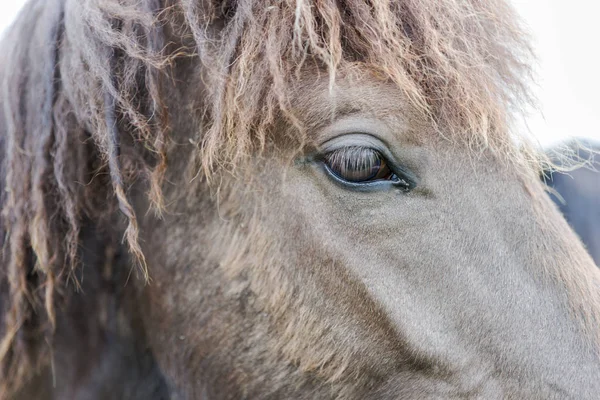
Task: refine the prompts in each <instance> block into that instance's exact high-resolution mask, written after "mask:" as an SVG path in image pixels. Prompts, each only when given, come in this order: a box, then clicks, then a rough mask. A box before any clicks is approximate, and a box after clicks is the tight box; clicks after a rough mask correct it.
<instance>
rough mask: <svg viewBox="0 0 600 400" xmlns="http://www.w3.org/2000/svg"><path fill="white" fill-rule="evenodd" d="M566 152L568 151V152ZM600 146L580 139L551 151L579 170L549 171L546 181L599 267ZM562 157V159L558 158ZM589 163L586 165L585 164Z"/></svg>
mask: <svg viewBox="0 0 600 400" xmlns="http://www.w3.org/2000/svg"><path fill="white" fill-rule="evenodd" d="M581 144H583V146H581ZM565 149H566V150H565ZM598 151H600V144H598V143H595V142H593V141H592V142H590V141H586V140H583V139H578V140H576V141H575V143H564V144H560V145H557V146H556V148H555V149H551V150H550V154H551V155H554V156H555V157H556V154H562V155H563V157H567V158H573V156H576V157H575V163H576V164H577V163H578V161H579V164H581V161H584V162H585V163H584V165H579V168H577V169H575V170H573V171H569V172H556V171H553V170H548V171H546V173H545V174H544V180H545V182H546V183H547V184H548V186H549V187H550V188H552V189H553V191H552V192H551V197H552V200H554V202H555V203H556V205H557V206H558V208H559V210H560V211H561V213H562V214H563V215H564V216H565V218H566V219H567V222H569V225H571V227H572V228H573V230H574V231H575V232H576V233H577V234H578V235H579V237H580V238H581V240H582V241H583V243H584V245H585V247H586V249H587V250H588V252H589V253H590V255H591V256H592V258H593V259H594V261H595V262H596V265H600V232H599V231H598V226H599V225H598V222H599V221H600V173H599V172H598V170H599V169H600V161H599V160H600V159H599V158H598V155H597V154H598ZM559 158H560V157H559ZM557 163H560V160H557ZM585 164H587V165H585Z"/></svg>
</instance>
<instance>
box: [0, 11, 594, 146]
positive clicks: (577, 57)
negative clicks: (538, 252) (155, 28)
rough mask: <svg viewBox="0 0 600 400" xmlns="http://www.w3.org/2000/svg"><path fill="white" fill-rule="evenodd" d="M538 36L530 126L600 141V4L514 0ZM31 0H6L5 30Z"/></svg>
mask: <svg viewBox="0 0 600 400" xmlns="http://www.w3.org/2000/svg"><path fill="white" fill-rule="evenodd" d="M512 1H513V3H514V4H515V6H516V7H517V10H518V11H519V12H520V13H521V15H522V16H523V17H524V18H525V21H526V22H527V24H528V26H529V28H530V30H531V33H532V34H533V36H534V39H535V42H534V45H535V49H536V51H537V53H538V56H539V60H540V62H539V65H538V76H539V82H538V87H537V95H538V98H539V100H540V109H541V112H539V113H535V114H533V115H531V116H530V117H529V118H528V119H527V125H528V126H529V129H530V130H531V132H532V133H533V134H534V136H535V137H536V138H537V139H538V140H539V141H540V143H542V144H543V145H550V144H552V143H555V142H557V141H560V140H562V139H564V138H567V137H571V136H576V137H588V138H594V139H596V140H599V141H600V112H599V111H600V62H599V61H600V55H599V53H600V26H599V25H600V22H599V21H598V19H597V18H598V15H599V13H598V11H600V5H596V4H597V2H596V1H592V0H570V1H564V0H512ZM24 3H25V0H0V32H2V31H3V30H5V29H6V28H7V26H8V25H9V24H10V23H11V22H12V20H13V18H14V17H15V15H16V14H17V12H18V10H19V9H20V7H21V6H22V5H23V4H24Z"/></svg>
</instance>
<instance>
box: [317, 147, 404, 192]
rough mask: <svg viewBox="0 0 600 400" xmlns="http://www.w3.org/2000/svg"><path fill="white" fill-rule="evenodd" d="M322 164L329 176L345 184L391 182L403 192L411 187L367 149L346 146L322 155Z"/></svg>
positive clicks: (380, 156) (384, 161)
mask: <svg viewBox="0 0 600 400" xmlns="http://www.w3.org/2000/svg"><path fill="white" fill-rule="evenodd" d="M323 163H324V164H325V165H326V167H327V170H328V172H329V173H330V174H332V175H334V176H335V178H337V179H338V180H340V181H342V182H344V183H347V184H352V185H359V186H364V185H369V184H373V183H376V182H391V183H394V184H397V185H399V186H401V187H403V188H404V189H405V190H408V189H410V187H411V185H410V184H409V183H408V182H407V181H406V180H405V179H402V178H400V177H399V176H398V175H397V174H396V173H394V171H393V170H392V169H391V168H390V166H389V163H388V161H387V160H386V159H385V157H384V156H383V155H381V153H380V152H379V151H377V150H375V149H372V148H369V147H361V146H348V147H343V148H340V149H337V150H334V151H331V152H329V153H327V154H325V155H324V157H323Z"/></svg>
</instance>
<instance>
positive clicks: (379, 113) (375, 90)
mask: <svg viewBox="0 0 600 400" xmlns="http://www.w3.org/2000/svg"><path fill="white" fill-rule="evenodd" d="M291 98H292V100H291V101H292V105H293V107H294V110H295V111H296V113H297V114H298V117H299V118H300V119H301V120H302V121H303V122H304V124H305V125H306V126H307V128H308V129H309V132H310V131H318V129H319V128H322V127H324V126H326V125H328V124H331V123H332V122H334V121H336V120H339V119H343V118H345V117H357V118H360V117H364V118H371V119H377V120H380V121H383V122H384V123H386V124H388V125H389V126H392V127H397V126H403V127H405V128H406V129H405V130H409V129H408V128H409V127H410V126H414V125H419V126H423V125H424V124H425V123H426V120H425V118H424V115H421V114H419V113H418V112H417V111H416V109H415V107H413V106H412V105H411V103H410V102H409V101H408V99H407V98H406V96H405V95H404V93H403V92H402V90H401V89H400V88H398V87H397V86H396V85H394V84H392V83H389V82H384V81H380V80H376V79H374V78H369V77H362V78H352V79H350V78H339V79H336V80H335V81H330V80H329V79H318V80H316V81H313V82H310V83H306V82H301V83H299V84H298V85H296V86H295V87H294V92H293V95H292V96H291ZM399 133H400V132H399Z"/></svg>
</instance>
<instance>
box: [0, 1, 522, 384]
mask: <svg viewBox="0 0 600 400" xmlns="http://www.w3.org/2000/svg"><path fill="white" fill-rule="evenodd" d="M518 21H519V20H518V18H516V16H515V14H514V12H513V10H512V9H511V8H510V6H509V5H508V4H507V2H505V1H503V0H489V1H476V0H465V1H455V0H418V1H417V0H404V1H386V0H381V1H367V0H325V1H314V0H282V1H279V2H276V3H272V4H271V3H270V2H264V1H260V0H238V1H233V0H221V1H218V0H124V1H103V2H97V1H93V0H78V1H66V0H44V1H42V0H31V1H30V2H29V3H28V4H27V6H26V7H25V9H24V10H23V11H22V12H21V14H20V16H19V18H18V20H17V21H16V23H15V24H14V25H13V26H12V28H11V29H10V31H9V32H8V33H7V36H6V37H4V40H3V42H2V46H1V49H2V52H1V53H0V54H1V55H0V65H1V67H0V79H1V81H0V89H1V91H2V92H1V97H0V98H1V101H2V107H3V109H2V111H3V112H2V114H0V130H2V132H1V136H0V145H1V146H2V148H3V153H2V173H1V175H0V180H1V181H0V182H1V184H2V186H3V188H4V190H3V191H2V215H1V221H0V227H1V228H0V229H1V230H2V232H3V234H2V236H1V237H2V239H0V240H2V241H3V242H2V248H3V252H2V262H3V268H2V280H1V286H0V288H1V293H2V296H3V301H2V313H3V317H4V320H3V323H2V327H3V328H2V337H3V339H2V342H1V343H0V360H1V366H0V382H1V383H0V386H1V388H0V389H1V390H0V393H1V392H2V390H3V391H4V392H5V393H7V392H9V391H11V390H15V388H18V387H19V386H20V385H22V384H23V383H24V382H26V381H27V379H29V378H30V377H31V375H32V374H33V373H34V372H35V371H36V370H37V369H39V368H40V366H41V365H43V364H44V363H45V362H46V361H45V359H46V357H45V356H44V354H45V353H47V352H45V351H44V349H45V348H47V347H48V343H51V337H52V331H53V327H54V325H55V320H56V315H55V314H56V311H55V308H56V303H57V301H58V300H60V299H61V298H63V297H66V296H67V294H66V289H65V285H66V283H67V281H69V280H70V281H71V282H74V284H76V279H75V272H76V270H77V265H78V258H79V253H80V251H81V249H80V248H79V237H80V232H81V229H82V227H83V226H84V224H86V223H94V224H100V223H101V222H100V221H103V220H106V219H110V218H112V217H111V216H114V215H115V214H118V213H117V210H120V211H121V214H122V215H123V216H124V220H125V221H124V222H125V225H124V231H125V237H126V242H127V244H128V245H129V249H130V252H131V254H132V260H134V261H135V260H137V262H138V263H139V265H140V267H141V271H143V273H144V276H145V277H146V278H148V272H147V270H146V268H145V262H144V257H143V254H142V252H141V250H140V247H139V245H138V228H137V221H136V214H135V212H134V210H133V208H132V206H131V204H130V202H129V200H128V198H127V191H128V188H129V187H130V186H131V185H132V184H133V182H134V181H139V180H141V181H144V182H147V185H148V188H149V189H148V197H149V199H150V201H151V203H152V204H153V205H154V208H155V209H156V210H157V211H159V212H160V210H162V209H164V207H165V206H164V202H163V200H162V194H161V189H160V188H161V185H162V182H163V179H164V175H165V170H166V167H167V158H166V157H167V150H168V148H169V144H170V139H169V120H168V116H169V110H168V109H167V108H166V107H165V105H164V95H163V90H164V89H163V88H164V86H165V85H167V84H168V83H169V82H170V80H169V71H171V66H172V65H174V64H175V63H177V62H178V60H179V59H182V58H186V57H195V58H197V59H198V60H199V61H200V62H201V65H202V67H203V72H202V74H203V78H204V81H205V82H206V88H205V90H204V92H203V93H202V95H203V96H204V100H203V105H202V107H203V108H202V109H200V110H198V115H199V116H200V117H201V123H200V127H199V129H198V132H197V134H196V137H194V138H192V141H193V142H194V143H195V144H197V146H198V151H197V152H196V153H195V154H196V157H195V159H194V160H193V161H194V165H195V166H196V167H197V172H198V171H199V172H198V174H199V175H201V176H202V177H203V178H205V179H210V177H211V176H212V175H213V174H215V172H218V171H220V170H223V169H227V168H232V169H234V168H236V166H239V165H242V164H243V162H244V160H246V159H248V158H249V157H251V156H252V155H253V154H256V153H257V152H258V151H260V150H261V149H263V148H264V147H265V143H267V142H268V141H269V132H270V131H271V129H270V128H271V127H272V126H273V125H274V124H275V121H276V119H277V118H279V117H281V116H282V115H283V117H285V118H287V119H289V120H290V121H291V122H292V123H294V124H295V125H296V126H297V127H298V129H297V135H298V136H299V138H300V137H301V136H303V135H304V134H305V133H304V132H303V130H302V129H301V126H300V125H299V123H298V120H299V118H298V116H296V115H295V114H294V109H293V106H292V105H291V102H290V98H289V93H291V87H292V85H293V82H294V80H297V79H299V77H300V76H301V71H302V69H303V68H304V67H317V68H318V69H319V70H322V71H323V72H324V73H326V74H328V76H329V78H330V88H331V89H333V88H334V87H335V85H336V76H337V75H338V74H340V73H343V71H347V70H352V69H355V70H360V71H368V72H369V73H370V74H371V75H373V76H374V77H378V78H379V79H382V80H385V81H389V82H392V83H394V84H396V85H397V87H398V88H399V90H401V91H402V92H404V94H405V95H406V96H407V98H408V99H409V100H410V102H411V104H412V105H414V106H415V107H416V108H417V109H418V110H419V111H420V112H421V113H422V114H423V115H424V116H426V117H427V118H428V119H429V120H430V121H431V122H432V123H433V124H435V126H437V127H439V130H440V132H444V134H445V135H447V136H448V137H449V138H451V139H452V140H465V141H467V142H468V143H469V144H470V145H472V146H474V147H477V148H481V147H485V148H488V149H492V150H494V151H496V152H497V153H498V154H501V155H504V156H506V157H507V158H508V159H514V160H517V159H518V160H520V159H521V157H522V154H523V152H522V151H521V150H522V148H521V149H518V148H517V146H515V144H514V135H513V134H512V133H511V132H512V131H511V126H512V125H511V121H512V118H513V115H514V114H513V113H514V112H515V111H518V110H520V109H521V108H522V107H523V105H525V104H529V103H530V102H531V100H532V97H531V95H530V93H529V91H528V82H529V78H530V70H529V67H528V65H529V60H530V58H531V49H530V47H529V45H528V41H527V35H525V34H524V31H523V29H522V28H521V26H520V24H519V22H518ZM519 162H521V161H519ZM99 199H100V200H99ZM107 204H109V207H107V206H106V205H107ZM107 229H108V228H107Z"/></svg>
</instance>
